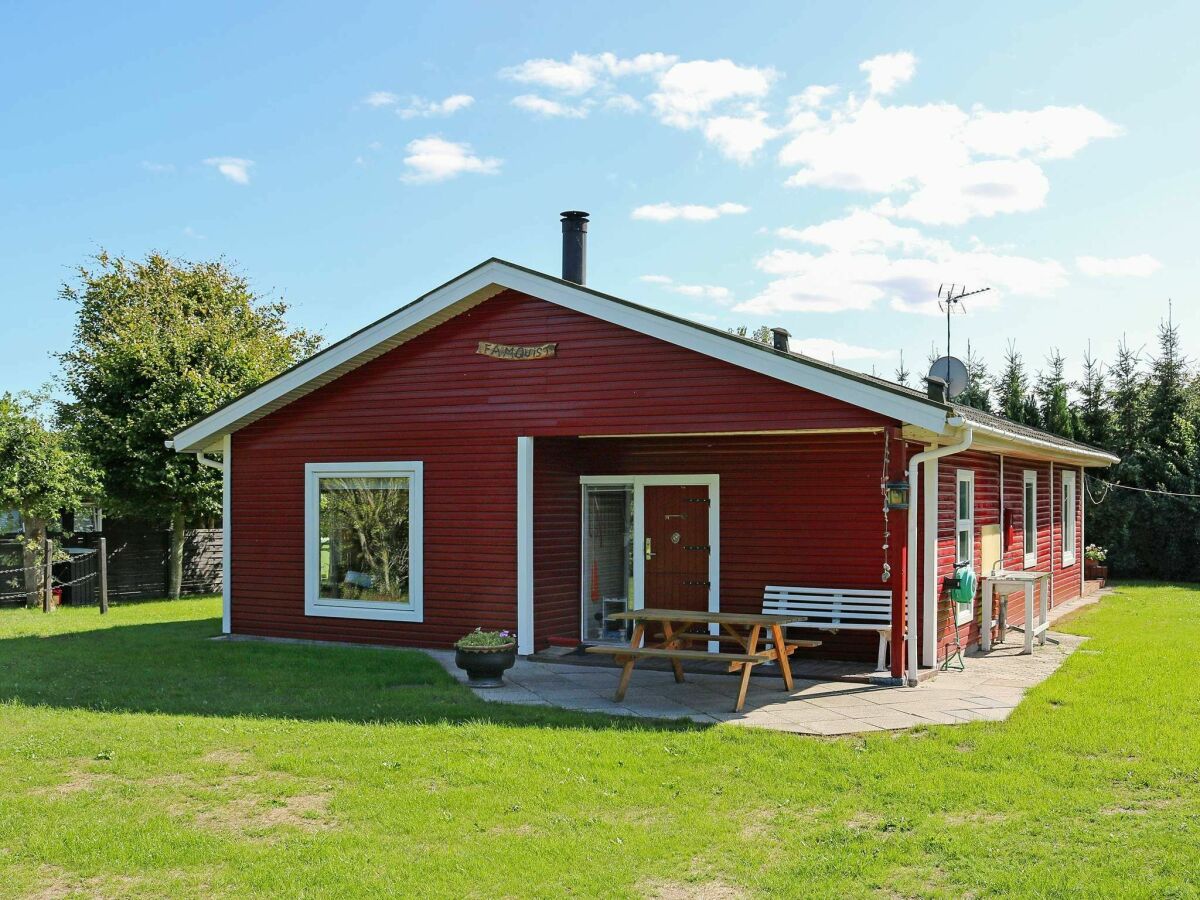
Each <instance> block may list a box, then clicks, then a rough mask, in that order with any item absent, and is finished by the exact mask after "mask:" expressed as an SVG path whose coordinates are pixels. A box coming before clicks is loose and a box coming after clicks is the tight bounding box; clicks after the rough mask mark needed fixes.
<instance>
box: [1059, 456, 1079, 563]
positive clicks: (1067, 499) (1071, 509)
mask: <svg viewBox="0 0 1200 900" xmlns="http://www.w3.org/2000/svg"><path fill="white" fill-rule="evenodd" d="M1078 503H1079V498H1078V497H1077V496H1076V495H1075V473H1074V472H1066V471H1064V472H1063V473H1062V537H1061V541H1062V564H1063V568H1066V567H1067V566H1073V565H1075V526H1076V524H1077V521H1078V515H1079V513H1078V510H1079V506H1078Z"/></svg>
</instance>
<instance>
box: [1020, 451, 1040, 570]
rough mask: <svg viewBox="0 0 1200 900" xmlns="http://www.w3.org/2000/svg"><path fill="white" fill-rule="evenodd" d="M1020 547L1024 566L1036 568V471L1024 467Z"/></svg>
mask: <svg viewBox="0 0 1200 900" xmlns="http://www.w3.org/2000/svg"><path fill="white" fill-rule="evenodd" d="M1021 498H1022V500H1021V527H1022V530H1023V536H1022V539H1023V543H1022V544H1021V546H1022V547H1024V548H1025V568H1026V569H1036V568H1037V471H1036V470H1034V469H1026V470H1025V475H1024V478H1023V480H1022V488H1021Z"/></svg>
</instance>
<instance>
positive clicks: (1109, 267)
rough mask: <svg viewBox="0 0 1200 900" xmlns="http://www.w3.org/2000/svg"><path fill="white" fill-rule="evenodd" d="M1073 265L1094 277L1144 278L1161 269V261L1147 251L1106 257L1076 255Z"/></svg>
mask: <svg viewBox="0 0 1200 900" xmlns="http://www.w3.org/2000/svg"><path fill="white" fill-rule="evenodd" d="M1075 266H1076V268H1078V269H1079V271H1080V272H1082V273H1083V274H1084V275H1090V276H1092V277H1094V278H1099V277H1104V276H1110V275H1115V276H1131V277H1134V278H1146V277H1148V276H1150V275H1153V274H1154V273H1155V272H1157V271H1158V270H1159V269H1161V268H1162V263H1160V262H1159V261H1158V260H1157V259H1155V258H1154V257H1153V256H1151V255H1150V254H1148V253H1142V254H1141V255H1139V256H1123V257H1115V258H1112V257H1110V258H1107V259H1106V258H1101V257H1098V256H1077V257H1075Z"/></svg>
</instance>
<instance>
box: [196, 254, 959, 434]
mask: <svg viewBox="0 0 1200 900" xmlns="http://www.w3.org/2000/svg"><path fill="white" fill-rule="evenodd" d="M492 286H498V287H501V288H509V289H511V290H515V291H520V292H522V293H524V294H528V295H530V296H532V297H537V298H539V299H542V300H546V301H548V302H550V303H554V304H557V305H558V306H562V307H565V308H567V309H572V310H575V311H576V312H581V313H584V314H586V315H589V316H592V317H593V318H597V319H600V320H601V321H605V322H611V323H612V324H614V325H620V326H622V327H624V328H629V329H630V330H632V331H637V332H639V333H641V334H645V335H648V336H650V337H655V338H658V339H660V340H664V341H667V342H669V343H672V344H676V345H678V346H680V347H684V348H686V349H688V350H693V351H695V352H697V353H701V354H703V355H705V356H709V357H712V358H713V359H719V360H723V361H725V362H728V363H731V364H732V365H735V366H740V367H741V368H744V369H749V370H751V371H755V372H759V373H761V374H763V375H767V376H768V377H771V378H775V379H777V380H779V381H783V382H785V383H787V384H793V385H796V386H797V387H802V388H806V389H808V390H811V391H814V392H816V393H818V394H824V395H826V396H829V397H833V398H835V399H838V400H842V401H845V402H846V403H849V404H851V405H852V406H858V407H861V408H862V409H867V410H870V411H872V412H876V413H878V414H880V415H883V416H886V417H888V418H891V419H896V420H898V421H900V422H902V423H905V424H909V425H916V426H918V427H920V428H926V429H928V430H930V431H932V432H934V433H936V434H942V433H944V432H945V430H946V410H945V408H944V407H941V406H939V405H936V404H932V403H926V402H923V401H921V400H917V399H915V398H910V397H906V396H904V395H902V394H899V393H894V392H892V391H888V390H886V389H883V388H878V387H874V386H872V385H870V384H867V383H865V382H860V381H857V380H856V379H854V378H853V377H850V376H846V375H842V374H839V373H837V372H831V371H828V370H826V369H824V368H822V367H820V366H816V365H810V364H807V363H806V362H805V361H803V360H798V359H796V358H795V357H788V356H783V355H779V356H776V355H774V354H773V353H771V352H768V351H766V350H762V349H758V348H756V347H752V346H749V345H744V344H741V343H740V342H738V341H736V340H731V339H729V338H727V337H725V336H724V335H720V334H714V333H710V332H708V331H706V330H704V329H702V328H696V327H692V326H690V325H687V324H684V323H682V322H677V321H674V320H672V319H670V318H666V317H663V316H660V315H657V314H655V313H654V312H652V311H650V310H644V309H640V308H638V307H637V306H634V305H632V304H628V303H626V302H623V301H619V300H616V299H612V298H608V297H606V296H604V295H597V294H595V293H592V292H591V291H588V290H584V289H582V288H579V287H576V286H574V285H571V284H568V283H564V282H562V281H559V280H557V279H554V278H550V277H549V276H545V275H541V274H539V273H536V272H532V271H529V270H525V269H521V268H518V267H516V266H512V265H510V264H507V263H504V262H502V261H500V260H490V261H488V262H486V263H484V264H482V265H480V266H478V267H477V268H475V269H472V270H471V271H469V272H467V273H465V274H464V275H461V276H459V277H458V278H456V279H454V280H453V281H451V282H449V283H447V284H445V285H443V286H442V287H440V288H437V289H436V290H434V291H432V292H430V293H429V294H426V295H425V296H424V297H422V298H421V299H420V300H418V301H416V302H414V303H411V304H409V305H408V306H406V307H404V308H403V309H400V310H397V311H396V312H395V313H393V314H392V315H390V316H386V317H384V318H383V319H380V320H379V321H378V322H376V323H375V324H373V325H370V326H368V327H366V328H364V329H363V330H362V331H360V332H358V333H357V334H355V335H352V336H351V337H350V338H347V339H346V340H344V341H342V342H341V343H338V344H334V345H333V346H331V347H329V348H328V349H326V350H324V351H322V352H321V353H319V354H317V355H316V356H314V357H313V358H312V359H310V360H308V362H305V363H301V364H300V365H298V366H296V367H295V368H294V369H291V370H290V371H288V372H285V373H284V374H283V375H281V376H279V377H277V378H275V379H274V380H272V381H269V382H267V383H266V384H264V385H263V386H262V387H260V388H258V389H257V390H255V391H252V392H250V393H249V394H246V395H245V396H243V397H240V398H239V399H237V400H235V401H234V402H232V403H230V404H229V405H228V406H225V407H223V408H222V409H219V410H217V411H216V412H215V413H213V414H212V415H210V416H208V417H207V418H205V419H201V420H200V421H199V422H196V423H195V424H193V425H191V426H189V427H188V428H185V429H184V430H183V431H181V432H179V434H177V435H176V436H175V442H174V443H175V449H176V450H177V451H179V452H192V453H194V452H195V451H196V450H203V449H209V448H212V447H213V446H218V447H219V438H220V436H221V435H223V434H224V433H226V432H228V431H233V430H237V428H238V427H240V426H239V424H238V423H239V422H242V420H243V419H246V418H247V417H249V416H253V415H254V413H255V412H256V411H258V410H260V409H262V408H263V407H266V406H270V405H271V404H273V403H277V402H278V401H280V400H284V401H285V402H288V401H287V400H285V398H287V397H288V395H289V394H291V393H293V392H300V391H302V389H303V388H304V386H305V385H306V384H308V383H309V382H311V381H312V380H314V379H316V378H320V377H321V376H322V375H324V374H327V373H329V372H330V371H332V370H334V369H337V368H338V367H340V366H345V365H348V364H352V363H353V361H354V360H355V359H356V358H357V357H359V356H362V355H363V354H368V353H370V352H371V350H372V349H374V348H376V347H378V346H379V345H380V344H382V343H385V342H387V341H389V340H392V339H394V338H395V337H396V336H397V335H398V334H400V333H401V332H403V331H405V330H406V329H409V328H413V327H415V326H417V325H419V324H420V323H421V322H422V321H424V320H425V319H428V318H429V317H430V316H434V315H436V314H438V313H439V312H442V311H444V310H445V309H446V308H448V307H450V306H452V305H453V304H455V303H458V302H460V301H462V300H465V299H466V298H468V297H470V296H471V295H472V294H475V293H477V292H480V291H484V290H486V289H487V288H489V287H492ZM297 396H299V394H297Z"/></svg>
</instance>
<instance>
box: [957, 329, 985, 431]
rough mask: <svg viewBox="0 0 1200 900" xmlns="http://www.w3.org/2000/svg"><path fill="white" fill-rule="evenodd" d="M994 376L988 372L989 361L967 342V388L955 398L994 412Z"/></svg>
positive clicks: (976, 407)
mask: <svg viewBox="0 0 1200 900" xmlns="http://www.w3.org/2000/svg"><path fill="white" fill-rule="evenodd" d="M991 384H992V376H991V375H990V374H988V370H987V363H985V362H984V361H983V357H981V356H979V355H978V354H977V353H976V352H975V348H974V347H972V346H971V344H970V342H969V341H968V342H967V389H966V390H965V391H963V392H962V393H961V394H960V395H959V396H958V397H955V398H954V399H955V400H957V401H958V402H959V403H961V404H963V405H964V406H971V407H974V408H975V409H981V410H983V411H984V412H988V413H990V412H992V388H991Z"/></svg>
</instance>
